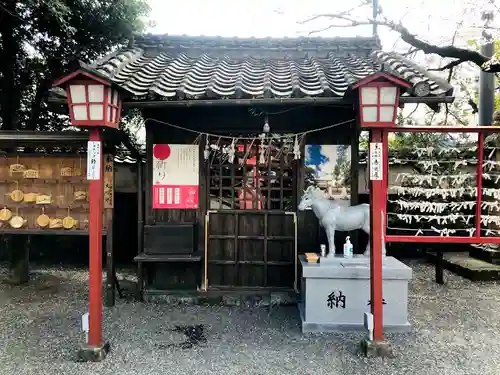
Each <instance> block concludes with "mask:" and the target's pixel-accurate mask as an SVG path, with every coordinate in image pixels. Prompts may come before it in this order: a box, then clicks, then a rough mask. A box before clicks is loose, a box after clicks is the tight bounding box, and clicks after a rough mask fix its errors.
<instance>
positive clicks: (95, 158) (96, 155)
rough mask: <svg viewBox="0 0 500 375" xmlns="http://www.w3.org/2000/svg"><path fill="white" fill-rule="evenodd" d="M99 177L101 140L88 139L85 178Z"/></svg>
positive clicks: (95, 178)
mask: <svg viewBox="0 0 500 375" xmlns="http://www.w3.org/2000/svg"><path fill="white" fill-rule="evenodd" d="M100 178H101V142H100V141H88V143H87V180H99V179H100Z"/></svg>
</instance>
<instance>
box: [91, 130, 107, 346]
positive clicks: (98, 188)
mask: <svg viewBox="0 0 500 375" xmlns="http://www.w3.org/2000/svg"><path fill="white" fill-rule="evenodd" d="M89 140H90V141H99V142H101V152H100V158H99V160H98V163H99V165H100V166H101V168H100V178H99V180H90V181H89V208H90V213H89V342H88V344H89V345H94V346H100V345H101V344H102V214H103V195H104V190H103V188H104V185H103V170H102V168H103V165H102V139H101V129H99V128H90V129H89Z"/></svg>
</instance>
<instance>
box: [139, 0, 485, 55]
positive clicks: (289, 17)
mask: <svg viewBox="0 0 500 375" xmlns="http://www.w3.org/2000/svg"><path fill="white" fill-rule="evenodd" d="M484 1H485V0H475V4H476V5H475V6H474V3H473V2H472V0H458V1H457V0H379V4H380V6H382V9H383V13H384V14H385V15H386V16H387V17H388V18H390V19H392V20H396V21H397V20H400V19H401V20H403V22H404V24H405V26H407V27H408V28H409V29H410V30H412V31H415V33H417V34H418V35H419V36H421V37H423V38H425V39H429V40H431V41H434V42H443V43H445V42H449V41H450V40H451V38H452V36H453V33H454V31H455V30H456V23H457V21H459V20H460V19H462V18H463V13H464V10H463V8H464V6H465V7H467V6H468V5H469V4H471V6H470V8H471V11H470V14H469V15H468V16H467V17H468V18H469V19H472V18H473V17H474V18H476V17H475V15H474V14H473V13H474V9H477V5H479V3H481V2H484ZM357 2H359V0H351V1H347V2H344V1H326V0H307V1H299V0H254V1H234V0H211V1H206V0H190V1H179V2H175V5H173V3H172V2H170V1H166V0H149V4H150V6H151V8H152V11H151V17H150V20H152V21H154V23H155V24H156V25H155V26H154V27H152V28H150V30H149V31H150V32H152V33H155V34H167V33H168V34H171V35H182V34H187V35H208V36H216V35H219V36H226V37H230V36H237V37H252V36H254V37H267V36H270V37H284V36H288V37H297V36H307V35H308V34H309V32H310V31H312V30H318V29H321V28H323V27H325V26H326V25H328V24H329V23H328V21H327V20H325V21H316V22H314V23H308V24H299V23H298V22H299V21H301V20H304V19H307V18H308V17H310V16H313V15H317V14H325V13H334V12H338V11H342V10H346V9H347V8H346V5H345V4H346V3H347V6H352V5H353V4H356V3H357ZM457 3H458V4H460V5H459V6H457V5H456V4H457ZM366 11H368V12H370V10H369V9H366ZM366 11H365V12H363V11H361V12H358V15H359V19H362V18H364V17H365V16H366V15H369V13H368V14H367V13H366ZM470 23H471V22H470V21H468V22H467V24H470ZM461 29H462V31H465V33H466V34H470V33H474V34H477V30H465V28H464V27H462V28H461ZM371 33H372V27H371V26H363V27H356V28H334V29H331V30H328V31H324V32H321V33H318V34H315V35H317V36H326V37H334V36H356V35H359V36H370V35H371ZM379 35H380V37H381V39H382V42H383V44H384V48H386V49H393V47H394V43H395V42H396V40H397V39H398V37H397V34H395V33H393V32H390V31H388V30H387V29H386V28H383V27H379ZM467 36H468V35H464V38H467Z"/></svg>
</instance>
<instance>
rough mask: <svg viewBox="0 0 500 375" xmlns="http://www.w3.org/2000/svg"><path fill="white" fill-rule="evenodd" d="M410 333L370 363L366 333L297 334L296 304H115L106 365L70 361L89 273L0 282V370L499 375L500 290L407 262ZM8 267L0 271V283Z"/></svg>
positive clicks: (39, 273)
mask: <svg viewBox="0 0 500 375" xmlns="http://www.w3.org/2000/svg"><path fill="white" fill-rule="evenodd" d="M411 265H412V266H413V267H414V268H413V269H414V279H413V281H412V283H411V286H410V297H409V298H410V300H409V305H410V317H411V318H410V319H411V323H412V324H413V327H414V329H413V332H411V333H408V334H393V335H390V336H388V338H389V339H390V341H391V342H392V343H393V345H394V346H395V351H396V357H395V358H393V359H385V360H382V359H380V358H375V359H366V358H364V357H363V356H362V355H361V354H360V353H359V352H358V344H359V342H360V340H361V338H362V334H309V335H302V334H301V333H300V328H299V327H300V326H299V323H300V320H299V317H298V313H297V311H296V308H295V307H284V306H282V307H278V308H275V309H273V310H272V313H271V314H269V310H268V309H264V308H262V309H260V308H253V309H248V308H243V307H241V308H229V307H223V306H187V305H184V306H182V305H181V306H168V305H165V304H137V303H132V302H125V301H118V303H117V306H116V307H115V308H112V309H108V310H105V322H104V327H105V337H106V338H107V339H108V340H109V341H110V343H111V347H112V352H111V353H110V354H109V356H108V358H107V359H106V360H105V361H104V362H102V363H75V362H74V354H75V351H76V349H77V347H78V343H79V342H80V340H81V336H80V329H79V325H80V316H81V314H82V313H83V312H85V310H86V299H87V294H86V288H87V286H86V283H87V274H86V272H84V271H82V270H71V269H38V270H36V272H34V275H33V279H32V281H31V283H30V285H29V286H26V287H11V286H8V285H5V284H1V285H0V314H1V316H2V318H1V320H0V374H9V375H10V374H16V375H21V374H50V373H53V374H54V373H57V374H61V375H67V374H68V375H78V374H102V375H104V374H113V375H126V374H137V375H142V374H144V375H156V374H168V375H175V374H182V375H189V374H197V375H203V374H224V375H231V374H272V375H278V374H288V375H290V374H315V375H322V374H331V375H335V374H349V375H356V374H384V375H388V374H398V375H403V374H411V375H418V374H425V375H434V374H436V375H441V374H446V375H447V374H467V375H471V374H478V373H479V374H482V375H487V374H495V375H498V374H499V373H500V370H499V368H500V367H499V362H500V355H499V354H500V350H499V334H500V320H499V319H498V318H497V311H500V286H499V285H497V284H494V283H489V284H480V283H474V284H473V283H471V282H469V281H467V280H463V279H461V278H459V277H457V276H454V275H452V274H449V273H447V274H446V277H447V283H446V285H444V286H439V285H437V284H435V283H434V282H433V277H434V273H433V269H432V268H431V267H429V266H428V265H423V264H417V263H414V264H411ZM3 273H5V269H0V277H3V276H4V275H2V274H3ZM176 324H204V325H206V326H207V328H206V330H207V334H206V336H207V342H206V343H205V344H202V345H201V346H196V347H194V348H191V349H181V348H178V347H168V344H170V343H179V342H182V341H184V337H183V336H182V334H179V333H174V332H171V331H169V329H171V328H173V327H174V326H175V325H176Z"/></svg>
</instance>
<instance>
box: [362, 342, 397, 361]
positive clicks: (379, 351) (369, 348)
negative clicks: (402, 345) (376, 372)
mask: <svg viewBox="0 0 500 375" xmlns="http://www.w3.org/2000/svg"><path fill="white" fill-rule="evenodd" d="M361 350H362V351H363V354H364V355H365V356H366V357H369V358H373V357H394V352H393V350H392V345H391V343H390V342H388V341H386V340H378V341H371V340H368V339H364V340H363V341H361Z"/></svg>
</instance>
